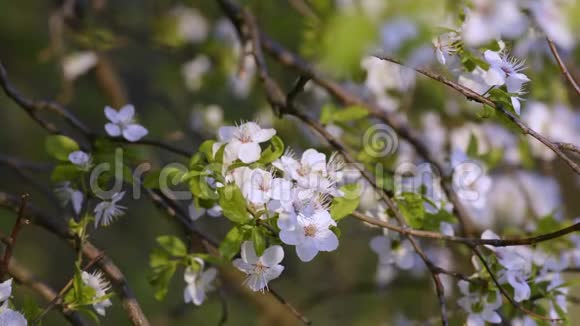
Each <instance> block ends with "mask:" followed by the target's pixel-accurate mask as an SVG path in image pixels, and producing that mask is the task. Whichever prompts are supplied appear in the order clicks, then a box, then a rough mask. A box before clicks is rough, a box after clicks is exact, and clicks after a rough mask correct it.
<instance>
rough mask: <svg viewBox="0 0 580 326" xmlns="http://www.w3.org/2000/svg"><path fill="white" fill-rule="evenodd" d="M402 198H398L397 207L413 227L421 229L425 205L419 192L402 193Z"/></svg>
mask: <svg viewBox="0 0 580 326" xmlns="http://www.w3.org/2000/svg"><path fill="white" fill-rule="evenodd" d="M402 196H403V198H401V199H398V200H397V202H398V203H399V209H400V210H401V213H402V214H403V217H404V218H405V220H406V221H407V223H409V226H410V227H412V228H414V229H421V228H422V227H423V222H424V219H425V205H424V204H423V198H422V197H421V195H420V194H416V193H412V192H406V193H403V194H402Z"/></svg>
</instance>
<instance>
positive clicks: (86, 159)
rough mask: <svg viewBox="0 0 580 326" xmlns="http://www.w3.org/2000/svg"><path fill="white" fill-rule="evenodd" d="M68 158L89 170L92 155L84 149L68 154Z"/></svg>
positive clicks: (83, 168)
mask: <svg viewBox="0 0 580 326" xmlns="http://www.w3.org/2000/svg"><path fill="white" fill-rule="evenodd" d="M68 160H69V161H70V162H71V163H72V164H74V165H76V166H78V167H79V168H81V169H82V170H88V169H89V168H90V167H91V156H90V155H89V154H87V153H85V152H83V151H74V152H72V153H70V154H69V155H68Z"/></svg>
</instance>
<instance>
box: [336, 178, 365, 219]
mask: <svg viewBox="0 0 580 326" xmlns="http://www.w3.org/2000/svg"><path fill="white" fill-rule="evenodd" d="M340 190H341V191H342V192H344V196H343V197H335V198H334V200H333V201H332V204H331V206H330V216H332V218H333V219H334V220H335V221H339V220H341V219H343V218H345V217H347V216H348V215H350V214H351V213H352V212H354V210H355V209H356V208H357V207H358V204H359V202H360V192H359V188H358V185H357V184H349V185H344V186H342V187H341V188H340Z"/></svg>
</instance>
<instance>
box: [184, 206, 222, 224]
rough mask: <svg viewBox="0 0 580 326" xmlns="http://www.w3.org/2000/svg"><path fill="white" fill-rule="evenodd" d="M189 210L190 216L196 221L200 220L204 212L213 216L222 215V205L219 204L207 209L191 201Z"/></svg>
mask: <svg viewBox="0 0 580 326" xmlns="http://www.w3.org/2000/svg"><path fill="white" fill-rule="evenodd" d="M187 211H188V213H189V218H191V219H192V220H194V221H196V220H198V219H199V218H200V217H202V216H203V215H204V214H207V215H209V216H211V217H220V216H221V215H222V208H221V207H220V205H217V204H216V205H214V206H213V207H211V208H208V209H206V208H203V207H197V206H195V203H191V204H190V205H189V206H188V207H187Z"/></svg>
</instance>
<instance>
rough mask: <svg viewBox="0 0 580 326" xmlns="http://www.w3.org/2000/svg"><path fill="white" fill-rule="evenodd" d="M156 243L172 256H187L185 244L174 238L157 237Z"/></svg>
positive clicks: (167, 236)
mask: <svg viewBox="0 0 580 326" xmlns="http://www.w3.org/2000/svg"><path fill="white" fill-rule="evenodd" d="M157 243H159V245H160V246H161V248H163V249H165V251H167V252H168V253H169V254H170V255H172V256H175V257H183V256H185V255H187V248H186V247H185V244H184V243H183V241H181V240H180V239H179V238H178V237H176V236H172V235H162V236H160V237H157Z"/></svg>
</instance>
